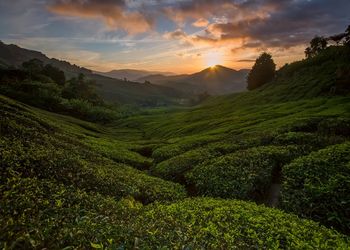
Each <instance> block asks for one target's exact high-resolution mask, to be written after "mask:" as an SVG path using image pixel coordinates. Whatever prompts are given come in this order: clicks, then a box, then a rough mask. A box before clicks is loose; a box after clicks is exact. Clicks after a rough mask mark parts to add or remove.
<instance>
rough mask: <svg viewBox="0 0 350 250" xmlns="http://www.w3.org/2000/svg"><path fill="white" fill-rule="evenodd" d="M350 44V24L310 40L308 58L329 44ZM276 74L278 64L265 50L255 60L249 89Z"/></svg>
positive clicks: (250, 74)
mask: <svg viewBox="0 0 350 250" xmlns="http://www.w3.org/2000/svg"><path fill="white" fill-rule="evenodd" d="M332 43H333V44H332ZM329 44H331V45H333V46H334V45H335V46H350V25H349V26H348V27H347V29H346V30H345V32H344V33H340V34H336V35H332V36H329V37H323V36H315V37H314V38H313V39H312V40H311V41H310V46H309V47H307V48H306V49H305V56H306V58H312V57H315V56H316V55H318V54H320V53H321V52H322V51H323V50H325V49H326V48H327V47H328V45H329ZM275 76H276V64H275V63H274V61H273V59H272V55H271V54H269V53H266V52H263V53H262V54H261V55H260V56H259V57H258V58H257V59H256V61H255V64H254V65H253V67H252V70H251V71H250V72H249V74H248V77H247V84H248V86H247V88H248V90H254V89H256V88H259V87H261V86H262V85H264V84H266V83H268V82H271V81H272V80H273V79H274V78H275Z"/></svg>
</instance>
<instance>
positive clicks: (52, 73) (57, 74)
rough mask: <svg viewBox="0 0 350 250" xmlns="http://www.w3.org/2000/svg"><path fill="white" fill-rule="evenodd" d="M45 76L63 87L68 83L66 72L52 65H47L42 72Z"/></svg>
mask: <svg viewBox="0 0 350 250" xmlns="http://www.w3.org/2000/svg"><path fill="white" fill-rule="evenodd" d="M42 73H43V74H44V75H46V76H48V77H50V78H51V79H52V80H53V81H54V82H55V83H57V84H58V85H61V86H63V85H64V84H65V82H66V76H65V75H64V72H63V71H62V70H60V69H58V68H56V67H54V66H52V65H51V64H47V65H46V66H45V67H44V69H43V72H42Z"/></svg>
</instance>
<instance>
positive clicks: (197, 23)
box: [192, 18, 209, 28]
mask: <svg viewBox="0 0 350 250" xmlns="http://www.w3.org/2000/svg"><path fill="white" fill-rule="evenodd" d="M208 24H209V21H208V20H207V19H204V18H200V19H198V20H197V21H195V22H194V23H192V25H193V26H194V27H198V28H201V27H207V26H208Z"/></svg>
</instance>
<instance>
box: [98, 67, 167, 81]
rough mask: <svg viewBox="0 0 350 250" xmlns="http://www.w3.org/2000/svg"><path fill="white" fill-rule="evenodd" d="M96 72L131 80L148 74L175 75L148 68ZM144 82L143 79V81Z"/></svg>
mask: <svg viewBox="0 0 350 250" xmlns="http://www.w3.org/2000/svg"><path fill="white" fill-rule="evenodd" d="M95 73H96V74H99V75H103V76H107V77H111V78H116V79H124V78H126V79H127V80H129V81H137V80H138V79H139V78H142V77H145V76H148V75H156V74H159V75H164V76H169V75H174V73H171V72H159V71H147V70H136V69H118V70H112V71H109V72H95ZM142 82H143V81H142Z"/></svg>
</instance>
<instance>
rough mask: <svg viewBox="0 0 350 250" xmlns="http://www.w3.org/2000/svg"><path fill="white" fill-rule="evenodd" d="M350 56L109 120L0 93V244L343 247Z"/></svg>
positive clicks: (335, 52)
mask: <svg viewBox="0 0 350 250" xmlns="http://www.w3.org/2000/svg"><path fill="white" fill-rule="evenodd" d="M348 50H349V49H348V48H346V47H339V48H336V47H330V48H328V49H327V50H326V51H325V52H324V53H323V54H320V55H319V56H317V57H314V58H311V59H307V60H303V61H300V62H296V63H292V64H290V65H288V66H285V67H283V68H282V69H281V70H279V71H278V75H277V77H276V79H275V80H274V81H272V82H270V83H269V84H267V85H264V86H263V87H261V88H258V89H256V90H253V91H249V92H244V93H240V94H232V95H227V96H218V97H211V98H209V99H207V100H206V101H205V102H204V103H202V104H200V105H198V106H194V107H162V108H153V109H138V110H137V111H135V112H132V113H130V114H128V115H126V116H123V117H120V118H118V119H116V120H114V121H112V122H109V123H105V124H103V123H92V122H88V121H83V120H80V119H77V118H74V117H71V116H67V115H63V114H58V113H54V112H49V111H45V110H43V109H40V108H35V107H32V106H29V105H27V104H24V103H23V102H20V101H18V100H16V98H14V96H11V97H12V98H9V97H6V96H4V95H1V96H0V103H1V105H0V107H1V108H0V125H1V127H0V133H1V137H0V157H1V162H2V163H1V171H2V174H1V176H0V197H1V200H0V214H1V217H0V247H1V248H4V249H19V248H22V249H30V248H34V249H42V248H48V249H56V248H65V249H81V248H100V249H102V248H106V249H349V248H350V245H349V244H350V239H349V235H350V193H349V190H350V140H349V138H350V96H349V94H348V93H346V91H342V92H341V93H338V92H337V89H335V91H334V88H337V75H336V71H337V69H338V68H341V67H345V68H346V67H347V69H349V66H348V65H349V63H350V60H349V56H348V55H349V51H348ZM276 191H278V192H277V193H280V195H279V196H277V197H275V196H274V194H275V193H276Z"/></svg>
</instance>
